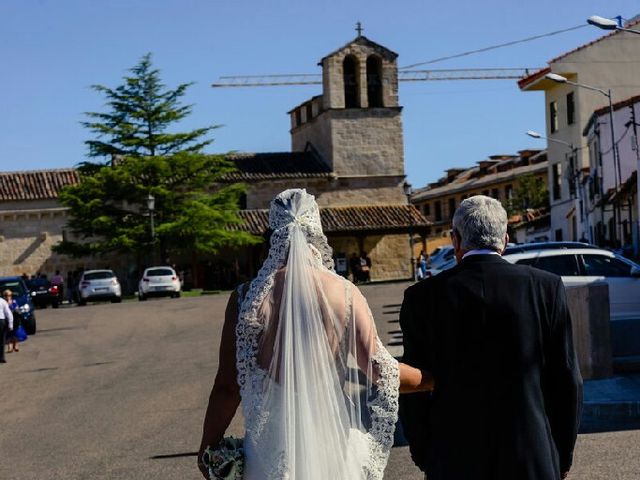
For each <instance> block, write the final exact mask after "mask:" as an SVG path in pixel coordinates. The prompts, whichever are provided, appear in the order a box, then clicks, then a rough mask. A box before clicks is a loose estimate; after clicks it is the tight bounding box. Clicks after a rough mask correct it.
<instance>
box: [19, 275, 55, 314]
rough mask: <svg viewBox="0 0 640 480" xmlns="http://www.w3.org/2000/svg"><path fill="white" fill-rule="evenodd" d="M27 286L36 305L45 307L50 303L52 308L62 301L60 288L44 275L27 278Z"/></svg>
mask: <svg viewBox="0 0 640 480" xmlns="http://www.w3.org/2000/svg"><path fill="white" fill-rule="evenodd" d="M27 286H28V287H29V290H30V291H31V297H32V300H33V303H34V304H35V306H36V307H43V308H47V307H48V306H49V305H51V306H52V307H53V308H58V306H59V305H60V303H62V290H61V289H60V288H59V287H58V286H57V285H53V284H52V283H51V282H50V281H49V280H47V279H46V278H45V277H40V278H34V279H32V280H29V281H28V282H27Z"/></svg>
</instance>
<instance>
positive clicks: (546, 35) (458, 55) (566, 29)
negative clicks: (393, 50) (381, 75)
mask: <svg viewBox="0 0 640 480" xmlns="http://www.w3.org/2000/svg"><path fill="white" fill-rule="evenodd" d="M586 26H587V24H584V25H577V26H575V27H571V28H565V29H563V30H556V31H554V32H549V33H543V34H542V35H535V36H533V37H527V38H522V39H520V40H514V41H512V42H507V43H501V44H498V45H491V46H490V47H484V48H479V49H477V50H470V51H468V52H462V53H456V54H455V55H448V56H446V57H439V58H434V59H433V60H427V61H426V62H420V63H414V64H412V65H407V66H406V67H402V68H400V70H406V69H409V68H414V67H419V66H420V65H427V64H430V63H437V62H443V61H445V60H451V59H452V58H460V57H466V56H468V55H473V54H474V53H482V52H488V51H489V50H496V49H498V48H503V47H509V46H511V45H517V44H518V43H525V42H530V41H532V40H537V39H539V38H544V37H552V36H554V35H558V34H560V33H565V32H570V31H572V30H578V29H579V28H584V27H586Z"/></svg>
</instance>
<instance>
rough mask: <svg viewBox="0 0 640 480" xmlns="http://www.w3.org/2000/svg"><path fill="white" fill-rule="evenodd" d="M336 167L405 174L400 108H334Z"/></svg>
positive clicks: (338, 170) (356, 171) (344, 171)
mask: <svg viewBox="0 0 640 480" xmlns="http://www.w3.org/2000/svg"><path fill="white" fill-rule="evenodd" d="M324 115H330V116H331V120H330V121H331V145H332V149H333V156H332V161H333V171H334V172H335V173H336V175H338V176H342V175H346V176H349V175H404V147H403V139H402V119H401V114H400V109H388V108H372V109H367V110H362V109H346V110H331V111H329V112H326V113H325V114H324Z"/></svg>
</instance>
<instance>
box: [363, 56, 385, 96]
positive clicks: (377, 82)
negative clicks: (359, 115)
mask: <svg viewBox="0 0 640 480" xmlns="http://www.w3.org/2000/svg"><path fill="white" fill-rule="evenodd" d="M367 99H368V102H369V107H370V108H375V107H382V106H383V105H382V60H380V57H377V56H375V55H371V56H370V57H369V58H367Z"/></svg>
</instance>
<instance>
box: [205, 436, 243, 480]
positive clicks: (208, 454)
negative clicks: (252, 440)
mask: <svg viewBox="0 0 640 480" xmlns="http://www.w3.org/2000/svg"><path fill="white" fill-rule="evenodd" d="M202 463H204V464H205V465H206V466H207V469H208V470H209V477H210V478H211V479H212V480H213V479H216V480H241V479H242V475H243V474H244V448H243V442H242V439H241V438H233V437H225V438H223V439H222V440H221V441H220V443H219V444H218V446H217V447H216V448H211V447H207V449H206V450H205V451H204V453H203V454H202Z"/></svg>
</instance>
